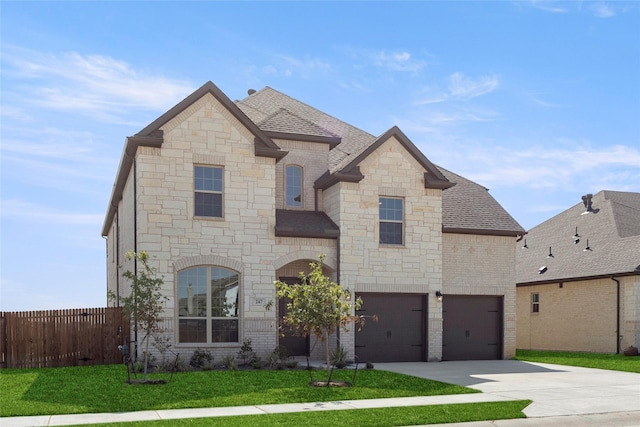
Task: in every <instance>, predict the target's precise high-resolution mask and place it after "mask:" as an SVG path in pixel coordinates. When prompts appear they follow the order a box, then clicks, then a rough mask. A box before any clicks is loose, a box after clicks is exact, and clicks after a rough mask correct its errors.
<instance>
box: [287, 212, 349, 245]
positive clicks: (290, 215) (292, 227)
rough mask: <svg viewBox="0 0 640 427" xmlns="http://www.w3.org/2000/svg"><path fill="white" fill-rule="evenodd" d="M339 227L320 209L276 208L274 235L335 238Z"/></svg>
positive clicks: (338, 233)
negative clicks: (293, 209)
mask: <svg viewBox="0 0 640 427" xmlns="http://www.w3.org/2000/svg"><path fill="white" fill-rule="evenodd" d="M339 235H340V229H339V228H338V226H337V225H336V224H335V222H333V221H332V220H331V218H329V216H328V215H327V214H326V213H324V212H321V211H292V210H284V209H276V236H280V237H307V238H321V239H336V238H338V236H339Z"/></svg>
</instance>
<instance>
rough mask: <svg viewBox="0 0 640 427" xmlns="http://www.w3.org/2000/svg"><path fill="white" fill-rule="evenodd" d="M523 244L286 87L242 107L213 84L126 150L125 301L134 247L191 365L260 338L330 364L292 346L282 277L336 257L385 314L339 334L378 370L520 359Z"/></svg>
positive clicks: (122, 216) (428, 174) (333, 270)
mask: <svg viewBox="0 0 640 427" xmlns="http://www.w3.org/2000/svg"><path fill="white" fill-rule="evenodd" d="M523 232H524V230H523V229H522V227H520V225H518V223H517V222H516V221H515V220H514V219H513V218H512V217H511V216H510V215H509V214H508V213H507V212H505V210H504V209H503V208H502V207H501V206H500V205H499V204H498V203H497V202H496V201H495V200H494V199H493V198H492V197H491V196H490V195H489V193H488V191H487V189H485V188H483V187H481V186H479V185H477V184H475V183H473V182H471V181H469V180H467V179H464V178H462V177H460V176H458V175H455V174H453V173H451V172H449V171H447V170H444V169H442V168H439V167H437V166H435V165H433V164H432V163H431V162H430V161H429V160H428V159H427V158H426V157H425V156H424V154H423V153H421V152H420V151H419V150H418V149H417V148H416V146H415V145H414V144H413V143H412V142H411V141H410V140H409V139H408V138H407V136H406V135H405V134H403V133H402V132H401V131H400V129H398V128H397V127H393V128H391V129H389V130H388V131H387V132H385V133H383V134H382V135H381V136H378V137H375V136H373V135H370V134H368V133H366V132H364V131H362V130H360V129H357V128H355V127H353V126H351V125H349V124H347V123H345V122H342V121H340V120H338V119H336V118H334V117H331V116H329V115H327V114H325V113H323V112H321V111H318V110H316V109H314V108H312V107H310V106H308V105H306V104H303V103H302V102H300V101H297V100H295V99H293V98H290V97H289V96H287V95H284V94H282V93H280V92H277V91H275V90H273V89H271V88H268V87H266V88H264V89H262V90H260V91H258V92H256V91H253V90H250V91H249V96H248V97H247V98H245V99H243V100H241V101H236V102H232V101H231V100H230V99H229V98H227V96H226V95H225V94H223V93H222V92H221V91H220V90H219V89H218V88H217V87H216V86H215V85H214V84H213V83H211V82H208V83H206V84H205V85H203V86H202V87H201V88H199V89H198V90H196V91H195V92H194V93H193V94H191V95H189V96H188V97H187V98H186V99H184V100H183V101H182V102H180V103H179V104H177V105H176V106H175V107H173V108H172V109H170V110H169V111H167V112H166V113H165V114H163V115H162V116H160V117H159V118H158V119H157V120H156V121H154V122H153V123H151V124H150V125H149V126H147V127H146V128H144V129H142V130H141V131H140V132H139V133H137V134H136V135H134V136H131V137H128V138H127V139H126V143H125V147H124V152H123V155H122V159H121V162H120V166H119V168H118V172H117V176H116V181H115V185H114V189H113V193H112V195H111V201H110V203H109V208H108V211H107V215H106V219H105V222H104V227H103V230H102V234H103V236H106V237H107V269H108V289H109V290H111V291H113V292H114V293H115V294H116V295H126V294H127V293H128V290H129V289H128V284H127V282H126V281H125V280H124V279H123V278H122V272H123V271H125V270H133V269H135V266H134V265H133V264H132V263H131V262H127V261H126V260H125V258H124V254H125V253H126V251H128V250H135V251H142V250H145V251H148V252H149V253H150V255H151V257H152V258H151V259H152V262H153V263H154V265H155V266H156V267H157V269H158V272H159V274H161V275H162V276H163V277H164V292H165V293H166V295H167V296H168V297H169V300H168V302H167V306H166V310H165V321H164V327H165V328H166V329H167V330H168V331H169V332H168V334H169V338H170V343H171V344H172V345H173V347H174V348H175V351H179V352H180V353H181V354H182V355H183V356H185V357H188V354H189V353H190V352H191V351H193V350H195V349H197V348H201V349H203V348H204V349H208V350H211V351H212V352H214V354H216V355H217V356H216V357H218V356H221V355H223V354H235V353H237V351H238V350H239V348H240V346H241V344H242V342H243V341H245V340H247V339H250V340H251V342H252V346H253V348H254V350H256V351H257V352H258V354H260V355H266V354H267V353H270V352H272V351H273V350H274V349H275V348H276V346H278V345H284V346H286V347H287V349H288V350H289V351H290V353H292V354H304V353H306V352H307V351H309V350H311V352H312V356H317V354H319V351H320V350H319V348H318V347H319V346H316V347H314V346H313V343H311V344H310V343H309V342H308V341H307V340H305V339H303V338H298V337H289V336H285V337H281V336H280V334H279V333H278V319H279V318H280V317H281V316H282V315H283V314H284V310H285V305H284V304H282V302H279V303H277V302H276V301H275V299H276V296H275V287H274V285H273V282H274V281H275V280H277V279H281V280H285V281H292V280H296V278H297V276H298V275H299V273H300V272H301V271H308V270H309V263H310V262H311V261H317V260H318V256H319V255H320V254H325V255H326V259H325V263H324V269H325V272H326V274H328V275H329V276H330V277H331V278H332V279H333V280H335V281H337V282H338V283H340V284H342V285H343V286H344V287H346V288H348V289H349V290H351V292H352V293H354V294H355V295H358V296H361V297H362V298H363V300H364V306H363V307H362V311H361V314H363V315H373V314H375V315H377V316H378V318H379V320H378V322H372V321H369V322H367V324H366V325H365V326H364V328H363V329H362V331H360V332H357V333H356V332H355V331H354V330H353V328H352V329H351V330H350V331H349V332H344V331H340V332H339V334H338V335H337V336H336V338H338V339H339V342H340V345H342V346H343V347H345V348H346V349H347V351H348V352H349V355H351V357H353V355H354V354H355V355H357V356H358V358H359V359H358V360H359V361H361V362H365V361H372V362H375V361H405V360H415V361H421V360H425V361H426V360H430V361H431V360H433V361H438V360H442V359H446V360H453V359H501V358H509V357H512V356H513V355H514V353H515V340H516V330H515V320H516V313H515V267H514V266H515V249H514V240H515V237H516V236H518V235H522V233H523ZM437 295H440V297H437ZM442 295H444V297H442ZM269 302H274V303H275V304H274V305H273V307H272V308H267V307H266V306H267V304H268V303H269ZM116 303H117V302H116ZM333 345H334V346H335V345H336V343H335V342H334V343H333ZM310 346H311V348H309V347H310Z"/></svg>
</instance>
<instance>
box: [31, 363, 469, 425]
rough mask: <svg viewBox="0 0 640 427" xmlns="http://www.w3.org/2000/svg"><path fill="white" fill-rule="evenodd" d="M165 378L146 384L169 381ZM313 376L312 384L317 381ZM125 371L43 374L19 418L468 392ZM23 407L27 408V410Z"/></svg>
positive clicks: (344, 374)
mask: <svg viewBox="0 0 640 427" xmlns="http://www.w3.org/2000/svg"><path fill="white" fill-rule="evenodd" d="M170 375H171V374H154V375H153V376H152V378H165V379H167V380H168V379H169V377H170ZM320 375H321V374H320V371H317V372H316V371H314V378H315V377H316V376H317V377H318V379H319V378H321V376H320ZM334 375H335V379H336V380H347V381H350V380H351V379H352V372H350V371H349V370H341V371H336V372H334ZM126 381H127V373H126V367H124V365H122V367H121V369H120V365H112V366H110V367H99V366H96V367H92V368H91V369H87V370H86V371H84V370H82V371H78V370H75V371H74V370H65V368H54V369H47V370H42V371H39V372H38V377H37V378H36V379H35V380H34V381H33V383H32V384H31V385H30V386H29V388H28V390H26V392H25V393H24V394H23V395H22V398H21V399H20V400H21V401H22V403H26V404H27V406H29V408H27V409H29V410H32V411H35V412H30V413H28V414H22V415H40V414H53V413H83V412H126V411H137V410H145V409H147V410H148V409H173V408H196V407H216V406H217V407H223V406H238V405H261V404H273V403H293V402H305V401H306V402H309V401H331V400H351V399H368V398H383V397H400V396H416V395H441V394H457V393H465V392H474V391H472V390H468V389H463V388H461V387H458V386H455V385H451V384H442V383H438V382H435V381H425V380H424V379H421V378H415V377H413V378H412V377H406V376H402V375H401V376H398V375H396V374H394V373H390V372H385V371H379V370H371V371H362V372H358V375H357V377H356V384H355V385H354V387H348V388H343V387H338V388H336V387H312V386H310V385H309V381H310V377H309V373H308V372H306V371H304V370H297V371H288V370H281V371H269V370H249V371H243V370H239V371H198V372H188V373H176V374H174V375H173V377H172V378H171V381H169V382H168V383H167V384H162V385H140V384H137V385H132V384H128V383H126ZM28 402H32V403H33V404H32V405H30V404H29V403H28Z"/></svg>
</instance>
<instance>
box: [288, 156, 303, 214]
mask: <svg viewBox="0 0 640 427" xmlns="http://www.w3.org/2000/svg"><path fill="white" fill-rule="evenodd" d="M285 198H286V203H287V206H289V207H301V206H302V168H301V167H299V166H287V167H286V169H285Z"/></svg>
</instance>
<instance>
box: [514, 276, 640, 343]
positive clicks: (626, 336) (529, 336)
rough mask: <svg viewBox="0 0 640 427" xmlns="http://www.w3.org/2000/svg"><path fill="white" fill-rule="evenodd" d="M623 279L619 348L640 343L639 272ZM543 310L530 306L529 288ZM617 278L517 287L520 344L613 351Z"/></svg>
mask: <svg viewBox="0 0 640 427" xmlns="http://www.w3.org/2000/svg"><path fill="white" fill-rule="evenodd" d="M618 280H620V284H621V289H620V297H621V299H620V335H621V338H622V339H621V341H620V349H621V350H623V349H624V348H626V347H628V346H630V345H635V346H638V316H637V313H638V307H640V304H639V303H638V301H639V299H638V290H639V289H640V281H639V280H638V276H630V277H621V278H619V279H618ZM533 293H537V294H539V299H540V311H539V312H538V313H532V312H531V294H533ZM617 304H618V303H617V284H616V282H615V281H613V280H611V279H608V278H607V279H597V280H585V281H578V282H565V283H562V286H561V285H560V283H552V284H547V285H536V286H522V287H518V289H517V312H518V334H517V336H518V339H517V344H518V348H522V349H530V350H558V351H561V350H564V351H588V352H596V353H615V352H616V349H617V346H616V340H617V332H616V328H617V326H616V323H617V316H618V314H617V310H618V309H617Z"/></svg>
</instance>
